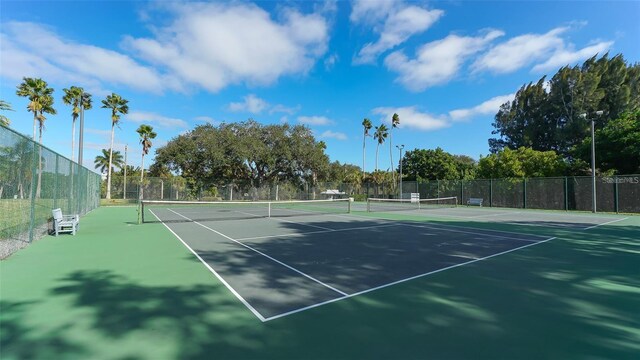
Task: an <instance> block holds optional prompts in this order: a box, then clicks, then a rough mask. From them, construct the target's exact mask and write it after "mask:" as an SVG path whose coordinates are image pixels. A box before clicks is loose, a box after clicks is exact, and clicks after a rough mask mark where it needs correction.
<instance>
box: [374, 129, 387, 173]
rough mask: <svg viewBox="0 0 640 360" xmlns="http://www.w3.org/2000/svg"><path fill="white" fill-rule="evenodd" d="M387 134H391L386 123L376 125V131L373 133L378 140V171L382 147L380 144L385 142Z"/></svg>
mask: <svg viewBox="0 0 640 360" xmlns="http://www.w3.org/2000/svg"><path fill="white" fill-rule="evenodd" d="M387 136H389V129H388V128H387V126H386V125H385V124H380V126H376V131H375V132H374V133H373V138H374V139H375V140H377V141H378V144H377V145H376V171H377V170H378V150H379V149H380V145H382V144H384V141H385V140H386V139H387Z"/></svg>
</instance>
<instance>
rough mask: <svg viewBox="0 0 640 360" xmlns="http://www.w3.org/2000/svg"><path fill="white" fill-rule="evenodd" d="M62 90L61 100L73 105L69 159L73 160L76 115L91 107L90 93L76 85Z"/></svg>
mask: <svg viewBox="0 0 640 360" xmlns="http://www.w3.org/2000/svg"><path fill="white" fill-rule="evenodd" d="M63 91H64V96H63V97H62V102H64V103H65V104H66V105H71V106H73V109H72V110H71V118H72V125H71V161H73V160H74V157H73V152H74V148H75V140H76V120H77V119H78V116H80V115H81V114H82V112H83V110H89V109H91V94H89V93H86V92H84V89H83V88H81V87H77V86H72V87H71V88H69V89H63ZM80 165H82V164H80Z"/></svg>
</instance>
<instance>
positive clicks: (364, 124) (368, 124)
mask: <svg viewBox="0 0 640 360" xmlns="http://www.w3.org/2000/svg"><path fill="white" fill-rule="evenodd" d="M362 127H364V136H363V137H362V178H363V179H364V176H365V174H366V172H365V170H364V166H365V161H366V147H367V136H371V135H369V130H371V120H369V119H367V118H364V120H362Z"/></svg>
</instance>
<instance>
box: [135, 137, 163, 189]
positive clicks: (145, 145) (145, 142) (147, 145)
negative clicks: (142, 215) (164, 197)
mask: <svg viewBox="0 0 640 360" xmlns="http://www.w3.org/2000/svg"><path fill="white" fill-rule="evenodd" d="M136 132H137V133H138V135H140V144H141V145H142V163H141V166H140V168H141V170H142V171H141V172H140V199H141V200H142V196H143V195H142V189H143V188H144V187H143V182H142V181H143V180H144V156H145V155H147V154H149V149H151V146H152V145H153V144H152V143H151V139H155V138H156V136H157V135H158V134H156V133H155V132H154V131H153V126H151V125H146V124H142V125H140V127H138V130H136Z"/></svg>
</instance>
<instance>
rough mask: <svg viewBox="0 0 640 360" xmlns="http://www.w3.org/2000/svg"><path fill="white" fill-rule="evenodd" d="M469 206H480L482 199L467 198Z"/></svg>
mask: <svg viewBox="0 0 640 360" xmlns="http://www.w3.org/2000/svg"><path fill="white" fill-rule="evenodd" d="M469 203H471V204H482V198H469Z"/></svg>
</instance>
